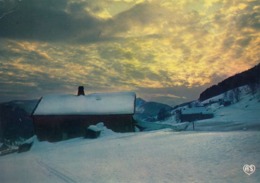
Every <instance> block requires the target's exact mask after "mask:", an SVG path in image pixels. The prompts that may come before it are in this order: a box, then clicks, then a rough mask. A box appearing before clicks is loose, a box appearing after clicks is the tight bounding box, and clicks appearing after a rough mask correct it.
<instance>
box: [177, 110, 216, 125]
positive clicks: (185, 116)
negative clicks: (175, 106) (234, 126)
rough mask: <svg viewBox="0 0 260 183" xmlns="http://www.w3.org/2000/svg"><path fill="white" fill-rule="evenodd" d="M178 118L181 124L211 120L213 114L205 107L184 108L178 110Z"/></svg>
mask: <svg viewBox="0 0 260 183" xmlns="http://www.w3.org/2000/svg"><path fill="white" fill-rule="evenodd" d="M179 118H180V121H181V122H185V121H189V122H192V121H196V120H202V119H208V118H213V113H212V112H211V111H208V110H207V109H206V108H205V107H193V108H184V109H182V110H180V113H179Z"/></svg>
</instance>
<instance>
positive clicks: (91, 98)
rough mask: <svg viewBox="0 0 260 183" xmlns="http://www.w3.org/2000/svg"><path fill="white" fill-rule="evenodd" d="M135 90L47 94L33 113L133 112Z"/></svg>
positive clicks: (84, 113) (85, 113)
mask: <svg viewBox="0 0 260 183" xmlns="http://www.w3.org/2000/svg"><path fill="white" fill-rule="evenodd" d="M135 98H136V95H135V93H134V92H117V93H95V94H89V95H80V96H75V95H47V96H44V97H42V99H41V101H40V102H39V104H38V106H37V108H36V109H35V111H34V113H33V115H106V114H107V115H109V114H133V113H134V111H135Z"/></svg>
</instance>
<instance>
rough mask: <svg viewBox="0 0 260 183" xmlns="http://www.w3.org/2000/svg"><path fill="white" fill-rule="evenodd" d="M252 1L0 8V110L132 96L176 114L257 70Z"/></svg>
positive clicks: (46, 1)
mask: <svg viewBox="0 0 260 183" xmlns="http://www.w3.org/2000/svg"><path fill="white" fill-rule="evenodd" d="M259 30H260V1H259V0H0V102H2V101H9V100H14V99H36V98H40V97H41V96H43V95H47V94H51V93H55V94H56V93H66V94H76V93H77V87H78V86H79V85H83V86H84V87H85V93H95V92H114V91H134V92H136V93H137V97H142V98H144V99H146V100H152V101H158V102H163V103H167V104H170V105H175V104H178V103H181V102H185V101H190V100H193V99H197V98H198V97H199V94H200V93H201V92H202V91H203V90H205V89H206V88H207V87H209V86H211V85H213V84H217V83H218V82H220V81H222V80H223V79H225V78H227V77H229V76H231V75H234V74H235V73H238V72H241V71H244V70H246V69H249V68H251V67H253V66H255V65H256V64H258V63H259V62H260V52H259V50H260V31H259Z"/></svg>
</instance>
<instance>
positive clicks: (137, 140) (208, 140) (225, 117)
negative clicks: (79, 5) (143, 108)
mask: <svg viewBox="0 0 260 183" xmlns="http://www.w3.org/2000/svg"><path fill="white" fill-rule="evenodd" d="M216 100H218V99H216ZM205 102H207V101H205ZM208 108H210V110H212V111H213V112H214V118H212V119H207V120H201V121H196V122H195V131H193V129H192V125H189V127H188V131H181V132H176V131H174V130H172V129H174V128H172V127H173V125H177V124H178V123H176V120H175V117H174V116H171V117H170V118H168V119H167V120H165V121H161V122H158V123H151V124H154V125H153V126H151V127H153V128H154V129H156V128H157V129H160V128H161V126H164V127H168V126H170V128H171V129H170V128H168V129H160V130H155V131H145V132H135V133H115V132H113V131H111V130H109V129H107V128H106V127H104V126H103V125H102V124H98V125H97V127H98V128H99V129H101V136H100V137H99V138H97V139H92V140H90V139H83V138H75V139H71V140H67V141H62V142H57V143H49V142H38V141H37V139H36V138H35V140H34V144H33V146H32V149H31V150H30V151H29V152H26V153H13V154H9V155H5V156H0V183H2V182H3V183H14V182H15V183H16V182H18V183H19V182H21V183H25V182H26V183H30V182H31V183H35V182H37V183H38V182H39V183H41V182H43V183H45V182H48V183H49V182H58V183H60V182H67V183H75V182H79V183H81V182H82V183H86V182H87V183H88V182H90V183H92V182H94V183H106V182H108V183H110V182H111V183H126V182H129V183H132V182H133V183H138V182H141V183H142V182H147V183H153V182H155V183H158V182H159V183H161V182H169V183H172V182H177V183H182V182H188V183H189V182H197V183H200V182H219V183H222V182H228V183H229V182H236V183H237V182H241V183H242V182H257V183H258V182H260V114H259V111H260V97H259V94H256V95H251V94H245V95H243V96H241V99H240V101H239V102H237V103H235V104H232V105H230V106H227V107H224V106H221V105H219V104H218V103H213V104H211V105H209V106H208ZM158 126H159V127H158ZM245 164H248V165H251V164H252V165H255V167H256V170H255V172H254V173H253V174H251V175H247V174H246V173H244V172H243V166H244V165H245Z"/></svg>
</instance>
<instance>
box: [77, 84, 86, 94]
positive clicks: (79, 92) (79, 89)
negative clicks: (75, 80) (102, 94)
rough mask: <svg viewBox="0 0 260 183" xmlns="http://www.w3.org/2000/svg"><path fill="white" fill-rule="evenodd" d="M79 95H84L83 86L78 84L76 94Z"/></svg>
mask: <svg viewBox="0 0 260 183" xmlns="http://www.w3.org/2000/svg"><path fill="white" fill-rule="evenodd" d="M80 95H85V92H84V86H79V88H78V96H80Z"/></svg>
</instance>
